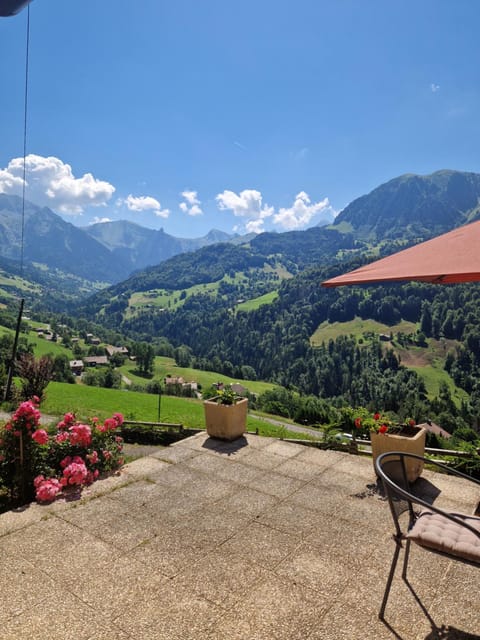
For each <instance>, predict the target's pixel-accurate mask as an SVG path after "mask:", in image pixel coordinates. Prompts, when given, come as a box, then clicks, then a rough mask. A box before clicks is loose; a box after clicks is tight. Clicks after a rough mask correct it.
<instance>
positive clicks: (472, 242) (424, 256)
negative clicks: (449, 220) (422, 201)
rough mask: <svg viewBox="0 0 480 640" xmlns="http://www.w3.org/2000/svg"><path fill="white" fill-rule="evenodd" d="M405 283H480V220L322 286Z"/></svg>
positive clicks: (323, 283) (328, 281)
mask: <svg viewBox="0 0 480 640" xmlns="http://www.w3.org/2000/svg"><path fill="white" fill-rule="evenodd" d="M402 280H420V281H422V282H432V283H440V284H449V283H453V282H476V281H478V280H480V221H477V222H472V223H471V224H467V225H465V226H463V227H459V228H458V229H454V230H453V231H449V232H448V233H444V234H443V235H441V236H437V237H436V238H432V240H427V241H426V242H421V243H420V244H417V245H415V246H413V247H409V248H408V249H404V250H403V251H399V252H398V253H394V254H392V255H391V256H388V257H387V258H382V259H381V260H376V261H375V262H372V263H370V264H367V265H365V266H364V267H360V268H359V269H355V271H350V272H349V273H345V274H343V275H341V276H337V277H336V278H331V279H330V280H326V281H325V282H322V286H323V287H340V286H342V285H346V284H364V283H368V282H396V281H402Z"/></svg>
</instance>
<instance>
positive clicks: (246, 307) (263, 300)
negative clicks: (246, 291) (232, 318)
mask: <svg viewBox="0 0 480 640" xmlns="http://www.w3.org/2000/svg"><path fill="white" fill-rule="evenodd" d="M277 298H278V292H277V291H270V293H265V294H264V295H263V296H258V298H253V299H252V300H247V301H246V302H241V303H240V304H238V305H237V309H238V311H254V310H255V309H258V307H261V306H262V304H271V303H272V302H273V301H274V300H276V299H277Z"/></svg>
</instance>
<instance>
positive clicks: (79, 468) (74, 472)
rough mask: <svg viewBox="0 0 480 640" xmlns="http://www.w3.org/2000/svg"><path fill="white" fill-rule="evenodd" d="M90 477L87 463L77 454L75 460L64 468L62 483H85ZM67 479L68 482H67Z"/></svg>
mask: <svg viewBox="0 0 480 640" xmlns="http://www.w3.org/2000/svg"><path fill="white" fill-rule="evenodd" d="M87 477H88V470H87V467H86V466H85V463H84V462H83V460H82V459H81V458H80V457H79V456H75V457H74V458H73V461H72V462H71V463H70V464H69V465H68V466H66V467H65V468H64V470H63V478H62V480H61V484H62V485H65V484H77V485H82V484H85V481H86V479H87ZM65 481H66V482H65Z"/></svg>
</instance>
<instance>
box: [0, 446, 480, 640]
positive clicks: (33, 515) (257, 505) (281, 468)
mask: <svg viewBox="0 0 480 640" xmlns="http://www.w3.org/2000/svg"><path fill="white" fill-rule="evenodd" d="M424 478H425V479H426V480H427V481H428V482H431V483H433V484H435V485H436V486H437V487H438V488H439V489H441V491H442V493H441V495H440V498H439V499H440V500H441V499H442V498H443V497H444V496H445V499H446V496H447V494H448V496H450V498H449V499H450V500H452V501H453V502H454V503H456V504H458V508H459V509H462V510H468V511H469V512H473V509H474V506H476V504H477V503H478V500H479V499H480V496H478V495H476V494H474V493H472V491H471V487H470V485H467V484H465V483H463V482H458V481H452V480H450V479H449V478H446V477H444V476H436V475H433V474H430V475H429V474H428V473H426V474H424ZM374 489H375V477H374V473H373V468H372V464H371V461H370V460H369V459H364V458H360V457H356V456H350V455H348V454H344V453H338V452H328V451H319V450H317V449H313V448H308V447H304V446H302V445H297V444H292V443H286V442H283V441H279V440H272V439H266V438H260V437H257V436H251V435H249V436H248V437H247V438H245V439H241V440H239V441H236V442H235V443H231V444H225V443H220V442H219V441H214V440H212V439H210V438H208V437H207V436H206V435H204V434H199V435H197V436H194V437H193V438H189V439H187V440H184V441H182V442H180V443H177V444H176V445H174V446H172V447H170V448H168V449H159V450H158V451H157V452H156V453H154V454H152V455H150V456H148V457H145V458H141V459H139V460H136V461H135V462H133V463H131V464H129V465H127V466H126V467H125V468H124V469H123V470H122V472H121V473H120V474H119V475H117V476H115V477H111V478H108V479H106V480H102V481H100V482H97V483H95V484H94V485H92V486H91V487H90V488H88V489H87V490H85V491H84V493H83V497H82V499H81V500H77V501H71V502H57V503H54V504H53V505H50V506H39V505H31V506H30V507H29V508H28V509H25V510H24V511H22V512H18V513H16V512H10V513H6V514H3V515H1V516H0V568H1V570H0V587H1V591H0V593H1V594H2V595H1V607H0V640H23V639H28V640H32V639H33V638H35V640H44V639H45V640H56V639H58V640H69V639H70V638H72V639H75V640H127V639H131V640H163V639H169V640H177V639H181V640H190V639H192V640H197V639H201V640H203V639H205V640H317V639H322V640H329V639H335V640H343V639H345V640H347V639H348V640H368V639H372V640H383V639H387V638H388V639H390V638H397V639H402V640H431V639H436V638H448V639H449V640H453V639H460V638H464V639H472V638H477V639H478V638H480V635H476V634H480V596H479V594H480V572H479V571H478V570H475V569H474V568H469V567H465V566H463V565H459V564H454V563H451V562H449V561H447V560H444V559H442V558H436V557H434V556H432V554H427V553H425V552H422V551H421V550H420V549H416V548H414V549H413V550H412V561H411V574H410V575H411V582H412V584H413V585H414V587H415V588H416V591H417V593H418V596H419V598H420V600H421V602H422V604H423V605H424V607H426V609H427V611H428V614H429V616H430V618H431V620H432V622H433V624H434V628H433V629H432V624H431V622H430V621H429V619H428V617H427V616H426V615H425V613H424V612H423V611H422V609H421V608H420V606H419V605H418V603H417V602H416V601H415V599H414V598H413V596H412V595H411V593H410V592H409V591H408V589H407V587H406V586H405V584H404V583H402V581H401V580H397V579H395V581H394V584H393V587H392V593H391V600H390V604H389V607H388V608H387V619H388V622H389V624H390V628H389V627H388V626H386V625H385V624H383V623H381V622H380V621H379V620H378V619H377V612H378V608H379V605H380V601H381V597H382V594H383V589H384V584H385V579H386V574H387V570H388V567H389V565H390V559H391V554H392V553H393V542H392V541H391V539H390V535H391V532H392V524H391V519H390V514H389V511H388V504H387V503H386V502H385V501H384V500H383V499H382V498H381V496H380V495H378V494H377V493H376V492H375V491H374ZM442 628H443V630H442ZM440 630H442V631H440Z"/></svg>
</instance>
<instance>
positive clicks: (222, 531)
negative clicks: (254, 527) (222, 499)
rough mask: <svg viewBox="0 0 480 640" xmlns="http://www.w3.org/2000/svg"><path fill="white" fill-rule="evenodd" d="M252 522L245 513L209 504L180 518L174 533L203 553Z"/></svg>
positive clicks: (185, 543) (184, 542)
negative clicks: (188, 515) (187, 516)
mask: <svg viewBox="0 0 480 640" xmlns="http://www.w3.org/2000/svg"><path fill="white" fill-rule="evenodd" d="M250 522H251V519H250V518H248V517H247V516H246V515H244V514H241V513H236V512H234V511H232V510H231V509H228V508H225V509H223V510H222V509H220V508H219V507H217V505H208V506H206V507H203V508H202V509H199V510H197V511H196V512H195V513H194V514H193V515H191V516H190V517H189V518H184V519H179V520H178V521H177V522H176V525H175V526H174V534H175V536H176V538H177V539H178V540H179V541H181V542H182V543H183V544H184V545H185V546H191V547H195V548H196V549H197V550H198V551H199V553H203V552H204V551H205V550H211V549H213V548H215V547H217V546H219V545H221V544H223V543H224V542H226V541H228V540H229V539H230V538H232V537H233V536H234V535H235V533H236V532H237V531H240V530H242V529H243V528H245V527H246V526H247V525H248V524H249V523H250Z"/></svg>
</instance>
